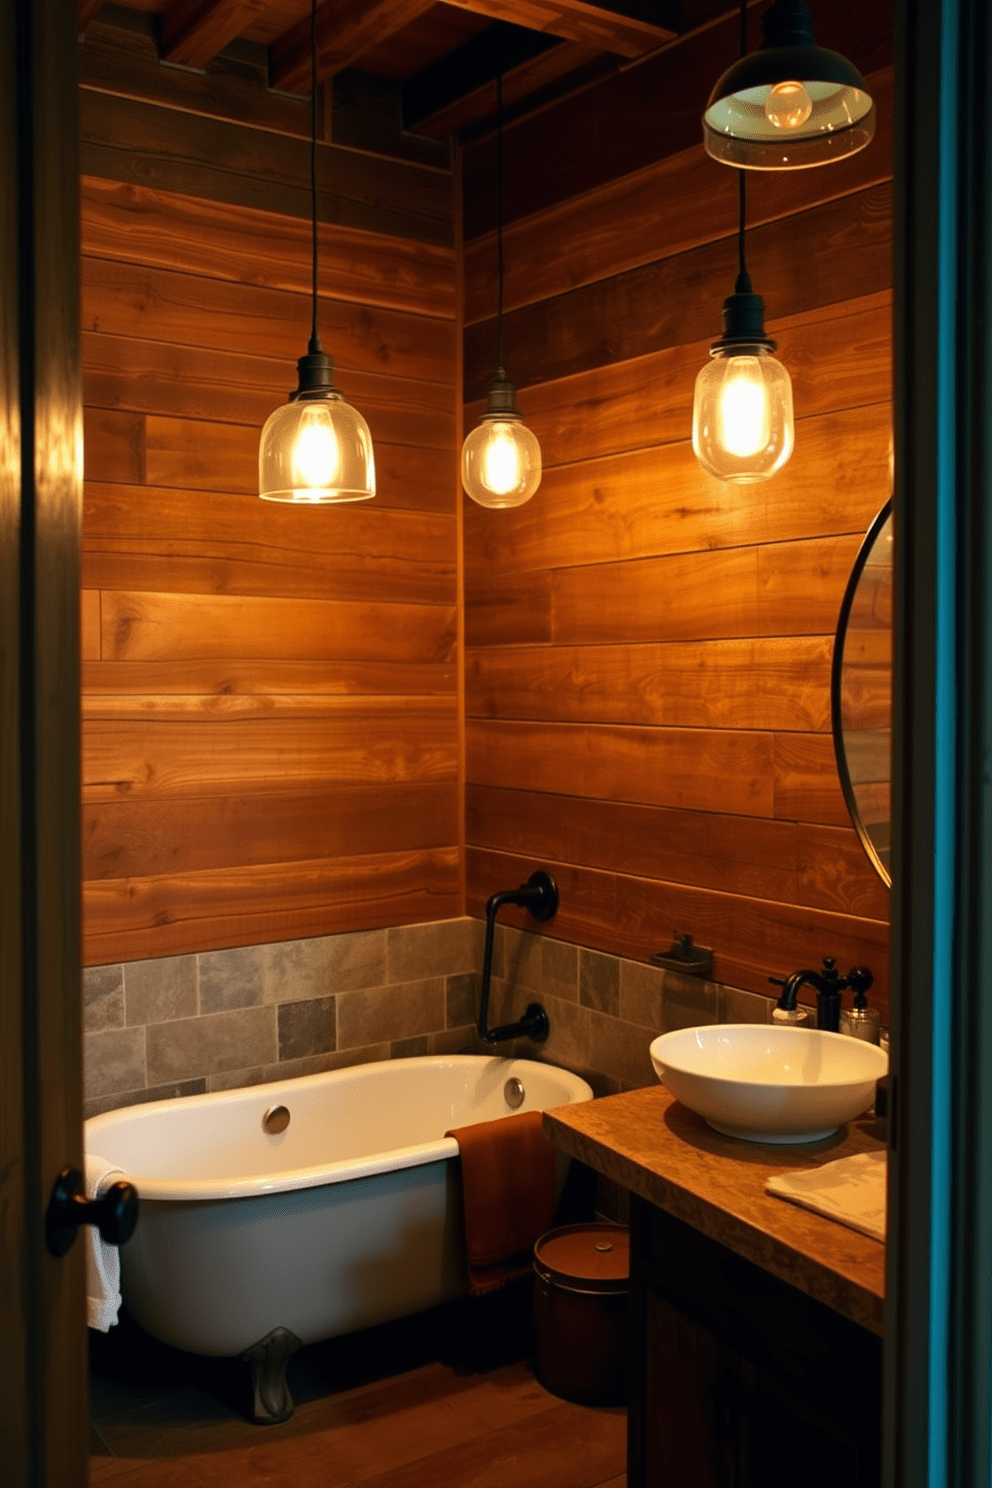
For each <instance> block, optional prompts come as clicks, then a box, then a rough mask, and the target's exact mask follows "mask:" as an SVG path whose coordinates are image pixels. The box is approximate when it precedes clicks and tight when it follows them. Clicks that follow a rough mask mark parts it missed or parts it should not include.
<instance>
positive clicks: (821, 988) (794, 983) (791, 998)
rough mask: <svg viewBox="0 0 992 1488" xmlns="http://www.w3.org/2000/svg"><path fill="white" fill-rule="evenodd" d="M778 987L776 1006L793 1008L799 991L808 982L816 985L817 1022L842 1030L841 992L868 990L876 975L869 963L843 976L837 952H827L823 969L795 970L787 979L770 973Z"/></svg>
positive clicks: (825, 1027) (832, 1028) (831, 1028)
mask: <svg viewBox="0 0 992 1488" xmlns="http://www.w3.org/2000/svg"><path fill="white" fill-rule="evenodd" d="M768 980H769V981H770V982H772V983H773V984H774V985H775V986H776V987H781V988H782V995H781V996H780V997H779V1000H778V1002H777V1003H776V1004H775V1006H776V1007H780V1008H783V1009H785V1011H787V1012H790V1013H791V1012H792V1011H793V1010H794V1009H795V1006H796V993H797V992H798V991H799V988H800V987H802V986H804V985H805V984H806V983H807V982H808V983H809V985H810V986H811V987H815V988H816V1026H817V1028H822V1029H824V1030H825V1031H826V1032H827V1033H839V1032H840V994H841V993H842V992H843V990H844V988H845V987H850V988H852V990H853V991H855V992H867V991H868V988H869V987H870V986H871V984H872V982H873V981H874V980H875V978H874V977H873V976H872V974H871V972H870V971H869V970H868V968H867V966H853V967H852V968H851V970H850V971H849V972H848V973H847V976H846V977H842V976H841V975H840V973H839V972H838V970H837V963H836V961H835V960H834V958H833V956H824V958H823V970H822V971H794V972H793V973H792V975H791V976H790V977H786V978H785V980H784V981H783V980H782V978H781V977H769V978H768Z"/></svg>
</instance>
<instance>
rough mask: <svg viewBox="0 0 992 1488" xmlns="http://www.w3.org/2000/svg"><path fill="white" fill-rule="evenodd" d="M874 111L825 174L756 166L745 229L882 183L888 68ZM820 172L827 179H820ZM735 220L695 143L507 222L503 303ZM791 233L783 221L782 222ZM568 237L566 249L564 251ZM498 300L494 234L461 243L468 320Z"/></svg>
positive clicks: (598, 274) (663, 252)
mask: <svg viewBox="0 0 992 1488" xmlns="http://www.w3.org/2000/svg"><path fill="white" fill-rule="evenodd" d="M866 81H868V85H869V88H870V90H871V93H872V96H873V97H874V99H875V106H876V110H877V113H878V123H877V126H876V133H875V138H874V140H873V141H872V147H871V149H870V150H862V151H861V152H860V153H859V154H858V155H856V156H854V157H852V159H851V160H850V162H849V163H848V164H847V166H846V168H845V169H843V170H841V171H837V172H835V173H834V174H833V175H830V173H829V172H824V173H818V172H816V171H812V172H811V171H793V172H789V171H754V172H752V173H751V175H750V176H749V178H748V202H747V222H748V229H749V232H750V233H753V232H754V230H755V228H757V227H759V226H760V225H762V224H765V223H770V222H775V221H779V220H781V219H783V218H790V217H792V216H794V215H795V214H796V213H797V212H800V211H802V210H804V209H806V208H808V207H812V206H817V205H819V204H820V203H822V202H823V201H824V200H825V198H826V197H827V196H828V195H829V194H831V193H832V194H834V195H836V196H848V195H850V194H851V193H852V192H854V191H858V190H864V189H866V188H867V187H870V186H877V185H880V184H881V183H882V182H884V181H887V180H889V179H890V178H891V175H892V107H893V99H892V71H891V69H887V70H886V71H884V72H882V73H876V74H875V75H874V76H873V77H872V78H870V79H867V80H866ZM820 174H826V175H828V176H829V179H828V180H827V181H821V180H820V179H819V177H820ZM736 218H737V181H736V178H735V175H734V172H733V171H731V170H727V169H726V167H725V166H723V165H721V164H720V163H719V162H717V161H714V160H710V158H709V157H708V156H707V155H706V153H705V151H704V149H703V146H702V144H701V143H700V144H696V145H694V146H693V148H692V149H691V150H688V151H684V152H681V153H679V154H677V155H668V156H666V157H665V158H664V159H663V160H660V161H657V162H656V163H655V164H653V165H650V166H647V167H645V168H644V169H643V170H639V171H633V172H631V173H630V174H628V175H623V176H620V177H618V178H617V179H616V180H615V181H612V182H610V183H609V185H607V186H604V187H600V188H599V189H596V190H592V191H586V192H583V193H581V194H580V195H578V196H572V197H569V198H568V200H567V201H564V202H559V203H557V204H556V205H555V206H553V207H549V208H546V209H545V210H544V211H537V212H534V213H533V214H532V215H530V216H528V217H525V218H522V219H520V220H519V221H517V222H514V223H511V224H510V226H509V227H508V228H507V230H506V232H505V235H504V261H505V268H504V289H503V296H504V299H503V303H504V309H505V310H515V309H517V308H518V307H519V306H521V305H530V304H535V303H537V302H538V301H540V300H545V299H551V298H552V297H554V296H555V295H559V294H563V293H565V292H566V291H568V290H571V289H577V288H579V287H580V286H581V285H584V284H591V283H593V282H594V281H596V280H600V279H608V278H611V277H612V276H613V275H616V274H621V273H624V272H625V271H627V270H628V269H634V268H638V267H640V266H641V265H642V264H647V263H652V262H653V261H654V260H655V259H658V258H667V257H670V256H672V255H674V254H677V253H687V252H689V251H691V250H692V249H694V248H698V247H700V246H701V245H702V244H705V243H708V242H709V241H711V240H712V239H714V238H720V237H725V236H726V235H727V234H728V232H729V231H730V230H731V229H732V227H733V224H734V223H735V221H736ZM783 229H784V230H785V231H788V230H789V229H788V227H785V226H784V225H783ZM563 244H567V246H568V251H567V253H563V252H562V251H561V249H562V245H563ZM495 304H496V239H495V234H493V233H487V234H485V235H484V236H483V237H481V238H477V239H475V240H474V241H472V242H469V243H467V244H466V245H465V314H464V319H465V324H466V325H472V324H474V323H475V322H477V321H481V320H485V319H486V318H487V317H488V316H491V315H492V314H493V311H494V307H495Z"/></svg>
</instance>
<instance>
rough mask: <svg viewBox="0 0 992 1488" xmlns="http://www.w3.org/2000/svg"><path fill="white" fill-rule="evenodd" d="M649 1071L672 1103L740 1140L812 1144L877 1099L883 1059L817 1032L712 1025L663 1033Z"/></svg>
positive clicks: (873, 1050) (856, 1043) (868, 1048)
mask: <svg viewBox="0 0 992 1488" xmlns="http://www.w3.org/2000/svg"><path fill="white" fill-rule="evenodd" d="M650 1052H651V1062H652V1064H653V1065H654V1067H655V1072H656V1074H657V1076H658V1078H659V1080H661V1081H662V1083H663V1084H664V1085H666V1086H667V1087H668V1089H669V1090H670V1091H671V1092H672V1094H673V1095H674V1096H675V1099H676V1100H679V1101H681V1102H682V1104H683V1105H684V1106H688V1107H689V1110H690V1111H695V1112H696V1113H697V1115H699V1116H703V1117H705V1119H706V1120H707V1121H708V1122H709V1124H710V1126H712V1127H713V1128H714V1129H715V1130H716V1131H718V1132H724V1133H725V1134H726V1135H727V1136H728V1137H740V1138H742V1139H743V1140H744V1141H746V1142H816V1141H818V1140H819V1139H820V1138H821V1137H829V1136H830V1135H831V1134H832V1133H833V1132H835V1131H836V1130H837V1128H838V1126H840V1124H841V1123H842V1122H844V1121H850V1120H852V1119H853V1118H854V1117H855V1116H860V1115H861V1113H862V1112H863V1111H866V1110H867V1109H868V1107H869V1106H870V1105H871V1104H872V1103H873V1101H874V1099H875V1082H876V1080H879V1079H881V1077H882V1076H883V1075H884V1074H885V1073H886V1072H887V1070H888V1067H889V1061H888V1056H887V1055H886V1054H884V1053H883V1052H882V1050H881V1049H879V1048H877V1047H876V1045H875V1044H867V1043H864V1042H863V1041H862V1040H860V1039H854V1038H850V1037H848V1035H847V1034H843V1033H822V1032H820V1030H819V1029H812V1028H790V1027H789V1026H788V1025H784V1026H782V1027H776V1026H767V1025H765V1024H752V1023H717V1024H715V1025H713V1026H712V1027H708V1028H681V1029H678V1030H677V1031H676V1032H675V1033H663V1034H661V1035H660V1036H659V1037H658V1038H656V1039H655V1040H654V1042H653V1043H652V1045H651V1051H650Z"/></svg>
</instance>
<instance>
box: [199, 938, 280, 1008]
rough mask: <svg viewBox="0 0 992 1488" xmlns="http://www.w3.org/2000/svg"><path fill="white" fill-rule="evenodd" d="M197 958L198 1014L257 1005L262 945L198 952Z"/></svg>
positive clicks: (259, 988)
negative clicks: (198, 982)
mask: <svg viewBox="0 0 992 1488" xmlns="http://www.w3.org/2000/svg"><path fill="white" fill-rule="evenodd" d="M196 959H197V964H198V969H199V975H200V1012H201V1013H226V1012H229V1011H231V1009H233V1008H247V1007H258V1005H259V1004H260V1003H261V1002H262V1000H263V999H262V947H261V946H232V947H231V948H230V949H229V950H226V951H201V952H200V954H199V955H198V956H197V958H196Z"/></svg>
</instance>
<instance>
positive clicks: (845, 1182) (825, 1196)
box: [765, 1152, 887, 1240]
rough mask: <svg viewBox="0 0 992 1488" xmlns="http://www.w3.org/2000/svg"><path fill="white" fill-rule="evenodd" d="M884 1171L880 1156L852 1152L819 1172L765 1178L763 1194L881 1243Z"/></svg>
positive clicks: (875, 1153) (883, 1208)
mask: <svg viewBox="0 0 992 1488" xmlns="http://www.w3.org/2000/svg"><path fill="white" fill-rule="evenodd" d="M886 1169H887V1159H886V1154H885V1153H884V1152H856V1153H855V1154H854V1156H853V1157H839V1158H838V1159H837V1160H836V1162H830V1163H824V1165H823V1167H822V1168H807V1169H804V1170H803V1172H801V1173H781V1174H779V1176H778V1177H777V1178H769V1180H768V1182H767V1183H766V1184H765V1192H766V1193H770V1194H774V1196H775V1198H777V1199H788V1200H789V1201H790V1202H791V1203H793V1204H801V1205H802V1207H803V1208H804V1209H812V1210H814V1211H815V1212H816V1213H817V1214H823V1215H825V1216H826V1217H827V1219H836V1220H839V1221H840V1223H841V1224H845V1225H848V1226H850V1228H851V1229H852V1230H860V1232H861V1234H862V1235H870V1236H871V1237H872V1239H873V1240H884V1239H885V1178H886Z"/></svg>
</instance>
